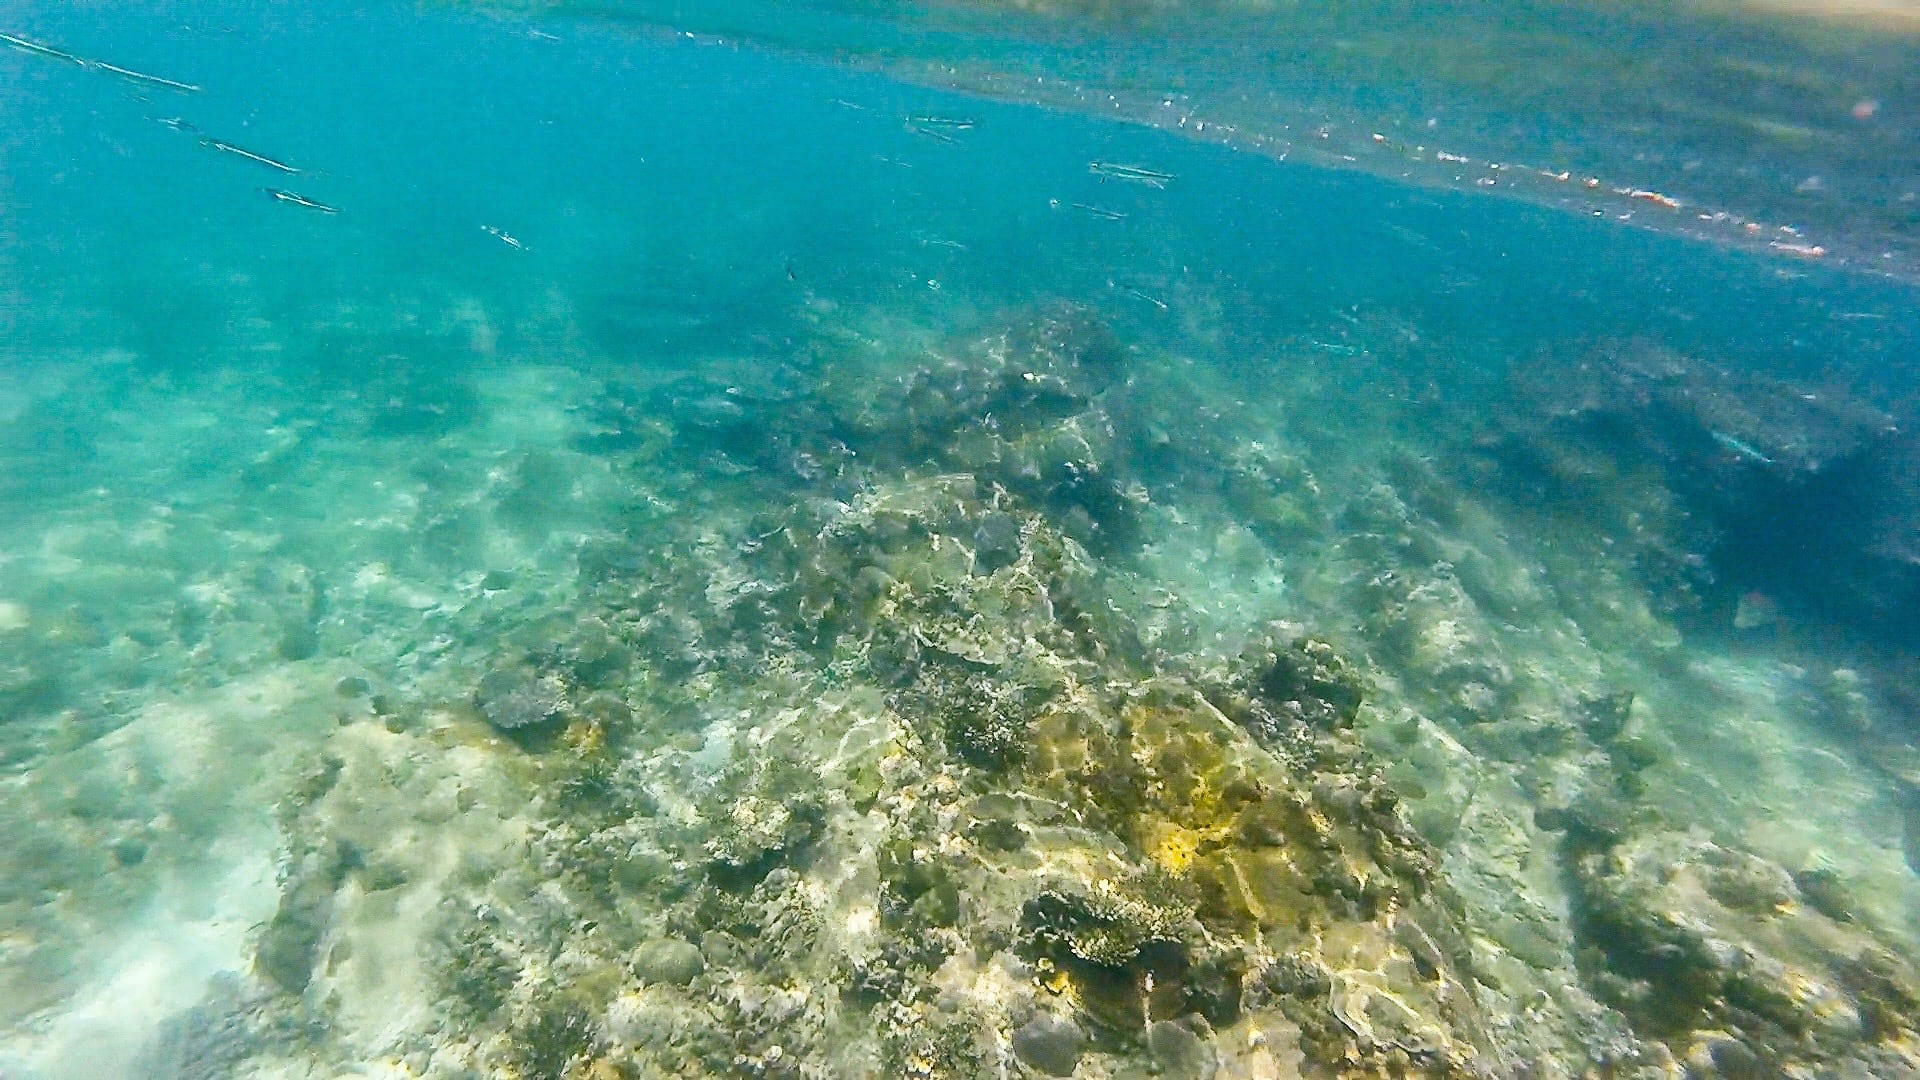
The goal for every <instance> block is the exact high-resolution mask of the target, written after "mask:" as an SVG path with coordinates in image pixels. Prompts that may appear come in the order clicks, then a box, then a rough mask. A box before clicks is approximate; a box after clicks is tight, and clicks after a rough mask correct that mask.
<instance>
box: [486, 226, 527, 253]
mask: <svg viewBox="0 0 1920 1080" xmlns="http://www.w3.org/2000/svg"><path fill="white" fill-rule="evenodd" d="M480 231H481V232H484V233H487V234H488V235H490V236H493V237H495V238H497V239H498V240H499V241H500V242H501V243H503V244H505V245H507V246H508V247H510V248H512V249H513V250H515V251H525V250H527V245H525V244H523V243H521V242H520V240H519V238H517V237H515V236H514V235H513V234H512V233H510V232H508V231H507V230H505V229H502V228H498V227H496V226H493V225H482V226H480Z"/></svg>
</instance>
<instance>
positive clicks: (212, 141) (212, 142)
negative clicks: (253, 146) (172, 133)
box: [161, 120, 300, 176]
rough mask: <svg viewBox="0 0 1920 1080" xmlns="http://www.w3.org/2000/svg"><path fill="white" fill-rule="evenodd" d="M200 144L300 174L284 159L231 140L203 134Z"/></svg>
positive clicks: (289, 173)
mask: <svg viewBox="0 0 1920 1080" xmlns="http://www.w3.org/2000/svg"><path fill="white" fill-rule="evenodd" d="M161 123H166V121H164V120H163V121H161ZM167 126H168V127H172V126H173V125H172V124H167ZM200 145H201V146H204V147H206V148H207V149H209V150H218V151H220V152H221V153H223V154H232V155H234V156H235V157H243V158H246V159H247V160H248V161H252V162H255V163H257V164H260V165H265V166H266V167H267V168H269V169H279V170H280V171H281V172H283V173H286V174H288V175H290V176H298V175H299V174H300V170H299V169H296V168H294V167H293V166H291V165H289V164H287V163H286V162H284V161H275V160H274V159H272V158H270V157H268V156H266V155H265V154H256V153H254V152H253V151H251V150H248V149H247V148H245V147H243V146H235V145H233V144H232V143H230V142H221V141H220V140H219V139H216V138H214V137H212V136H211V135H206V136H202V137H201V139H200Z"/></svg>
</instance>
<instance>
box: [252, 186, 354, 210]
mask: <svg viewBox="0 0 1920 1080" xmlns="http://www.w3.org/2000/svg"><path fill="white" fill-rule="evenodd" d="M260 190H261V191H264V192H266V193H267V194H268V195H271V196H273V198H274V201H276V202H283V203H292V204H293V205H295V206H304V207H306V208H307V209H309V210H318V211H320V212H321V213H323V214H337V213H339V212H340V208H339V207H337V206H328V205H327V204H326V203H323V202H315V201H314V200H312V199H309V198H307V197H306V196H305V195H297V194H295V193H293V192H291V191H282V190H280V189H279V188H261V189H260Z"/></svg>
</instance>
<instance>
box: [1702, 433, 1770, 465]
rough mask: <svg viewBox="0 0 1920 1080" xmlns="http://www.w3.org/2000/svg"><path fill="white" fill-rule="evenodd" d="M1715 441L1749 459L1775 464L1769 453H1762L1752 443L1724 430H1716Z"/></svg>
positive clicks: (1759, 462)
mask: <svg viewBox="0 0 1920 1080" xmlns="http://www.w3.org/2000/svg"><path fill="white" fill-rule="evenodd" d="M1713 441H1714V442H1717V443H1719V444H1720V445H1721V446H1724V447H1726V448H1727V449H1729V450H1731V451H1733V452H1734V453H1735V454H1737V455H1739V456H1740V457H1743V458H1746V459H1747V460H1748V461H1752V462H1756V463H1758V464H1761V465H1771V464H1773V459H1772V458H1770V457H1768V456H1767V455H1765V454H1763V453H1761V452H1760V451H1759V450H1757V449H1755V448H1754V447H1753V445H1752V444H1750V443H1745V442H1741V441H1740V440H1739V439H1736V438H1734V437H1733V436H1731V435H1729V434H1727V433H1726V432H1724V431H1716V432H1714V433H1713Z"/></svg>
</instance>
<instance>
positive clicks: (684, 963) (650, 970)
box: [633, 938, 706, 986]
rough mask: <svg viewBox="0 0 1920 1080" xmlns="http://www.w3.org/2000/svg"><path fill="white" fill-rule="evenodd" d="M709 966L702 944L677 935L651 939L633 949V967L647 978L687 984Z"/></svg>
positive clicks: (651, 980) (648, 980)
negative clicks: (696, 943) (685, 939)
mask: <svg viewBox="0 0 1920 1080" xmlns="http://www.w3.org/2000/svg"><path fill="white" fill-rule="evenodd" d="M704 970H706V960H705V959H704V958H703V957H702V956H701V955H700V947H699V946H698V945H695V944H693V943H692V942H688V941H680V940H678V939H675V938H660V939H658V940H654V941H649V942H647V943H646V944H644V945H642V946H640V947H639V948H637V949H635V950H634V951H633V971H634V974H636V975H638V976H640V978H641V979H643V980H645V981H647V982H657V983H666V984H668V985H669V986H685V985H687V984H688V983H691V982H692V981H693V980H695V979H697V978H699V977H700V973H701V972H702V971H704Z"/></svg>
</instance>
